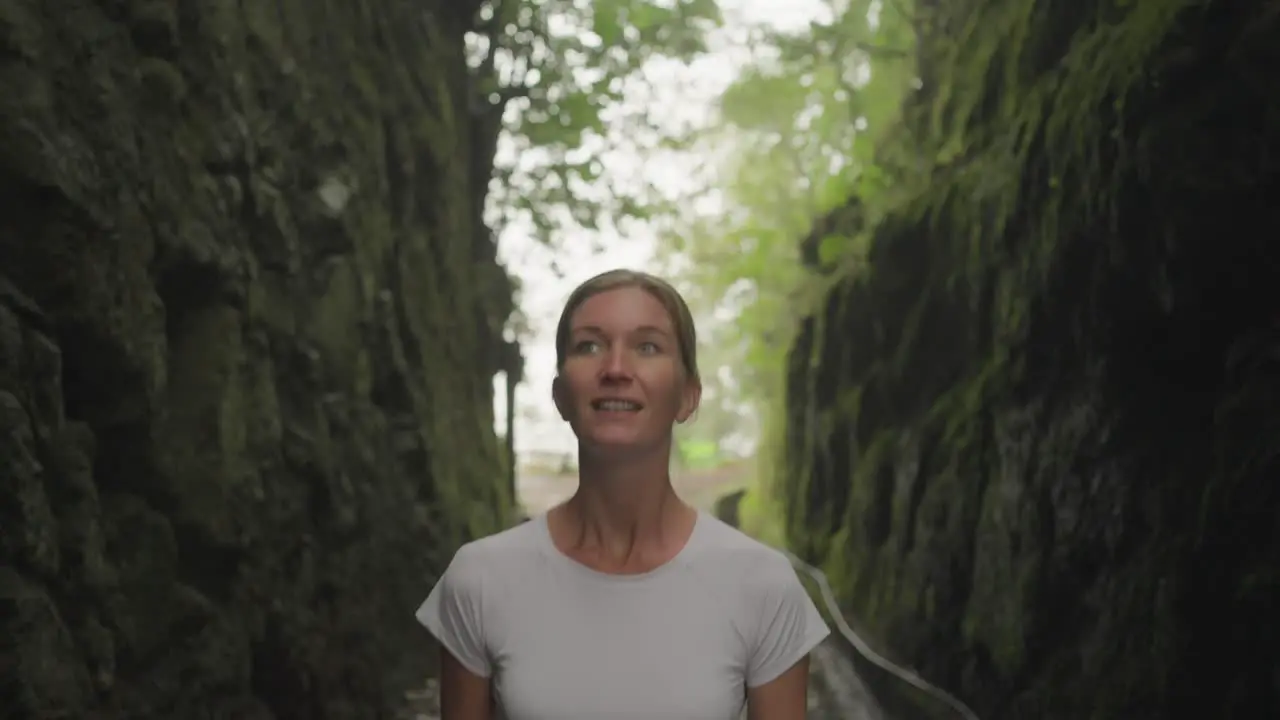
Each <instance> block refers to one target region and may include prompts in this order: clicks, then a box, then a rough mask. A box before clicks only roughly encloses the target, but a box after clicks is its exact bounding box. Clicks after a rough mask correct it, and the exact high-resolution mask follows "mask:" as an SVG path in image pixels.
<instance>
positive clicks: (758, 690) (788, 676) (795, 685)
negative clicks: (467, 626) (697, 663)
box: [446, 655, 809, 720]
mask: <svg viewBox="0 0 1280 720" xmlns="http://www.w3.org/2000/svg"><path fill="white" fill-rule="evenodd" d="M808 709H809V656H808V655H805V656H804V657H803V658H801V659H800V661H799V662H797V663H796V664H795V665H792V666H791V668H790V669H789V670H786V671H785V672H783V673H782V674H781V675H779V676H778V677H776V678H774V679H773V680H770V681H769V682H767V683H765V684H763V685H760V686H758V687H754V688H749V689H748V690H747V718H748V720H804V718H805V714H806V713H807V712H808ZM446 718H447V716H446Z"/></svg>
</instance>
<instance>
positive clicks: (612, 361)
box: [601, 347, 631, 379]
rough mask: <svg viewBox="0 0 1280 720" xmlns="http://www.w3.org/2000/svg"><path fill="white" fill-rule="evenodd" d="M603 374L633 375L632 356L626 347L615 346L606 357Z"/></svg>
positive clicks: (606, 375)
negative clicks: (628, 353)
mask: <svg viewBox="0 0 1280 720" xmlns="http://www.w3.org/2000/svg"><path fill="white" fill-rule="evenodd" d="M601 374H603V375H604V376H605V377H608V378H615V379H616V378H623V377H631V358H630V357H629V356H628V355H627V352H626V350H625V348H620V347H614V348H612V349H610V350H609V352H608V354H606V355H605V357H604V363H603V366H602V367H601Z"/></svg>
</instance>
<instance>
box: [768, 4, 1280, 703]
mask: <svg viewBox="0 0 1280 720" xmlns="http://www.w3.org/2000/svg"><path fill="white" fill-rule="evenodd" d="M917 10H918V11H919V12H920V13H921V15H920V17H921V20H922V23H923V24H922V27H921V32H922V33H923V42H922V46H921V61H922V75H923V76H924V78H925V82H924V90H923V91H922V92H921V93H920V94H919V97H917V98H916V99H915V100H914V101H913V102H914V103H915V104H914V105H910V106H908V118H914V117H915V115H914V113H915V112H916V111H917V110H918V109H923V110H924V111H925V113H926V114H927V115H928V118H927V120H928V122H919V123H913V126H912V127H910V128H909V134H910V136H911V142H913V143H915V144H914V145H913V146H912V153H913V155H912V157H915V158H931V159H936V160H935V162H934V164H932V165H930V166H929V167H928V168H927V169H926V172H925V173H924V175H923V177H918V176H912V175H911V173H910V172H908V171H903V179H902V182H901V184H900V185H899V187H902V188H903V189H904V191H905V190H909V189H911V185H910V183H911V182H913V181H919V182H920V183H921V185H920V186H919V187H918V188H917V189H918V190H919V192H920V194H919V196H918V198H917V199H915V200H913V201H911V202H909V203H907V204H906V205H905V206H904V207H903V208H901V210H900V211H898V212H896V213H894V214H892V215H891V216H890V217H889V218H888V219H887V220H886V221H884V222H883V223H881V224H880V225H878V226H877V227H876V228H874V233H875V241H874V247H873V249H872V251H871V255H870V258H869V261H868V266H867V267H865V268H862V269H861V270H860V271H859V272H858V273H856V274H851V275H849V276H846V277H841V278H837V281H836V282H835V283H834V287H833V288H832V289H831V291H830V292H829V293H828V295H827V296H826V298H825V305H824V307H822V308H820V310H819V311H818V312H816V313H814V315H813V317H811V318H810V319H809V320H808V321H806V323H805V324H804V326H803V327H802V328H801V331H800V334H799V339H798V341H797V344H796V346H795V347H794V348H793V351H792V357H791V369H790V372H789V385H790V387H789V389H788V414H789V419H788V422H787V424H786V426H787V431H788V438H787V452H788V463H789V468H788V472H787V474H786V477H787V479H788V487H787V489H786V491H785V493H784V494H785V501H786V505H787V514H786V516H787V518H788V520H789V528H788V532H789V535H790V538H791V541H792V542H794V543H795V545H796V547H797V548H798V550H800V551H801V552H802V553H803V554H804V555H806V556H807V557H808V558H810V559H812V560H813V561H815V562H818V563H821V564H822V566H823V567H824V568H825V569H826V570H827V573H828V575H829V576H830V577H831V579H832V582H833V585H835V586H836V587H837V589H838V591H839V592H840V593H841V595H842V597H843V599H844V600H845V601H846V602H847V603H848V609H849V612H850V614H851V616H852V617H854V618H855V619H856V620H857V621H858V622H859V623H860V630H865V631H866V632H867V634H868V635H869V636H870V637H871V638H873V639H874V640H875V642H876V644H877V645H878V646H879V647H881V648H883V649H884V650H885V651H886V653H887V654H888V655H889V656H890V657H893V658H895V659H896V660H898V661H900V662H902V663H903V664H905V665H908V666H913V667H916V668H918V669H919V670H920V671H921V673H922V674H923V675H924V676H925V677H927V678H929V679H930V680H932V681H934V682H936V683H938V684H940V685H942V686H943V687H945V688H947V689H949V690H953V691H955V692H956V694H957V695H959V696H960V697H961V698H963V699H965V700H966V701H968V702H969V703H971V704H972V705H973V706H974V708H975V709H976V710H977V711H978V714H979V716H980V717H982V718H983V720H1025V719H1027V718H1039V719H1041V720H1059V719H1061V720H1082V719H1086V718H1088V719H1092V718H1096V719H1098V720H1103V719H1108V720H1109V719H1111V718H1188V719H1195V720H1199V719H1201V718H1208V717H1214V718H1219V717H1221V718H1226V717H1237V718H1246V717H1248V718H1255V717H1257V718H1261V717H1274V716H1277V715H1280V683H1278V681H1277V678H1280V674H1278V673H1280V651H1278V650H1277V648H1280V635H1278V634H1277V633H1278V630H1277V627H1278V626H1277V624H1276V622H1275V614H1274V613H1275V610H1274V608H1276V607H1280V583H1278V582H1277V573H1276V568H1277V567H1280V535H1278V534H1277V529H1276V528H1277V525H1276V518H1277V517H1280V515H1278V513H1280V484H1277V483H1276V478H1277V477H1280V413H1277V408H1280V315H1278V314H1277V307H1280V306H1278V305H1277V300H1276V298H1277V295H1276V288H1277V286H1278V285H1277V278H1280V245H1277V244H1276V242H1275V238H1277V237H1280V211H1277V208H1276V205H1275V204H1274V198H1275V197H1276V196H1277V193H1278V192H1280V164H1278V163H1277V160H1276V155H1275V153H1274V152H1272V150H1271V148H1273V147H1275V146H1276V144H1277V143H1278V142H1280V133H1278V130H1280V126H1277V125H1276V124H1275V123H1274V122H1273V121H1271V120H1268V119H1267V118H1270V117H1272V115H1273V113H1272V111H1271V110H1270V109H1271V108H1274V107H1276V103H1277V102H1278V101H1280V96H1278V95H1277V93H1276V88H1277V86H1276V84H1275V83H1267V82H1263V81H1262V80H1261V78H1262V77H1267V76H1268V73H1269V71H1267V70H1265V68H1268V67H1272V65H1273V64H1274V63H1275V62H1276V61H1277V60H1278V59H1280V57H1278V56H1277V48H1278V47H1280V43H1276V42H1275V38H1276V37H1277V36H1278V35H1280V25H1278V24H1277V16H1276V15H1275V13H1274V12H1270V11H1264V10H1263V9H1262V6H1261V5H1246V4H1238V3H1225V2H1221V3H1218V2H1212V3H1183V2H1172V1H1171V2H1168V3H1129V4H1124V5H1123V6H1119V5H1115V4H1112V3H1094V2H1075V1H1074V0H1072V1H1068V0H1063V1H1061V2H1057V1H1054V2H1046V3H1036V4H1034V7H1033V6H1032V4H1027V3H1020V2H1004V1H1002V0H989V1H984V2H978V1H974V2H957V3H950V4H948V3H923V4H918V6H917ZM966 33H971V34H966ZM903 156H904V157H905V156H906V155H905V154H904V155H903ZM862 229H864V228H859V227H857V226H854V227H846V230H848V231H849V232H850V234H853V233H856V232H858V231H859V230H862ZM868 680H869V681H870V680H872V678H870V677H868ZM874 684H875V685H876V690H877V691H878V692H879V694H881V695H882V696H883V699H884V700H885V704H886V706H887V709H888V710H890V712H891V713H894V714H898V715H899V716H901V717H931V718H932V717H936V718H954V717H956V716H955V715H954V714H952V713H948V712H944V711H942V710H941V709H940V708H938V707H932V706H927V705H923V704H915V699H913V698H910V697H896V696H904V695H910V693H905V692H904V691H905V690H906V688H905V686H903V685H902V684H901V683H896V682H895V681H893V680H889V679H883V678H881V679H879V680H877V681H876V682H875V683H874Z"/></svg>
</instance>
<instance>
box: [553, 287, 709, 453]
mask: <svg viewBox="0 0 1280 720" xmlns="http://www.w3.org/2000/svg"><path fill="white" fill-rule="evenodd" d="M569 327H570V332H569V342H568V345H567V347H566V352H565V359H564V365H563V366H562V367H561V368H560V374H559V376H558V377H557V378H556V381H555V385H554V390H553V394H554V396H555V401H556V408H557V409H558V410H559V411H560V416H561V417H562V418H564V419H565V420H566V421H567V422H568V423H569V424H570V425H571V426H572V427H573V431H574V433H575V434H576V435H577V436H578V439H579V440H580V441H582V442H583V443H584V444H587V445H590V446H594V447H602V448H603V447H647V446H650V445H657V444H659V443H661V442H664V441H666V439H667V437H668V436H669V435H670V433H671V427H672V425H673V424H674V423H676V422H684V421H685V420H687V419H688V418H689V415H690V414H692V413H693V411H694V409H695V408H697V405H698V399H699V396H700V389H699V388H698V386H697V383H696V382H695V381H692V380H690V379H688V378H687V376H686V373H685V371H684V367H683V366H682V365H681V362H680V346H679V341H678V339H677V337H678V336H677V333H676V329H675V326H674V323H673V322H672V320H671V316H670V314H669V313H668V312H667V310H666V308H665V307H663V305H662V303H661V302H659V301H658V299H657V298H656V297H654V296H653V295H651V294H650V293H649V292H647V291H646V290H644V289H643V288H638V287H622V288H616V289H613V290H607V291H605V292H602V293H599V294H597V295H593V296H591V297H589V298H587V299H586V300H585V301H584V302H583V303H582V304H581V305H579V306H578V308H577V309H576V310H575V311H574V313H573V315H572V317H571V318H570V325H569Z"/></svg>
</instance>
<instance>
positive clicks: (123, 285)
mask: <svg viewBox="0 0 1280 720" xmlns="http://www.w3.org/2000/svg"><path fill="white" fill-rule="evenodd" d="M443 7H444V4H442V3H441V2H434V1H428V2H423V3H412V4H411V5H405V4H403V3H395V2H382V1H379V0H368V1H367V2H358V3H349V2H318V3H310V4H306V3H303V4H299V3H284V4H279V3H268V4H262V3H246V4H243V5H241V4H235V3H231V4H228V3H218V2H197V3H187V2H182V3H172V2H128V3H118V2H107V3H102V2H99V3H91V2H82V1H77V0H67V1H65V2H53V3H50V2H37V1H36V0H30V1H24V0H16V1H15V2H6V3H3V4H0V203H3V207H2V208H0V637H3V638H4V648H3V651H0V658H2V659H0V687H3V689H4V690H3V695H4V700H3V701H0V714H3V715H4V716H5V717H23V718H28V717H29V718H53V717H70V718H92V719H95V720H96V719H99V718H102V719H111V718H190V719H191V720H199V719H200V718H211V719H212V718H236V719H237V720H254V719H255V718H264V719H265V718H280V719H283V718H300V719H301V718H306V719H308V720H320V719H336V718H343V719H346V718H351V719H356V718H375V717H385V716H386V715H387V714H388V713H389V712H391V709H392V708H394V707H397V706H398V705H399V704H400V702H401V695H402V693H403V689H404V688H405V687H408V686H410V685H411V684H412V683H413V682H414V679H415V678H418V677H422V676H423V675H424V674H425V673H426V671H427V667H428V665H429V659H428V658H427V657H425V654H424V653H423V652H422V638H421V637H420V636H416V635H414V634H413V633H412V632H410V631H406V628H407V627H410V626H411V625H412V611H413V608H414V607H415V606H416V604H417V603H418V602H419V601H420V600H421V598H422V596H423V595H424V594H425V593H426V591H427V590H428V589H429V588H430V586H431V584H432V581H433V579H434V574H435V573H436V572H437V571H438V570H439V568H440V563H441V561H442V558H443V559H447V557H448V556H449V554H450V553H451V552H452V549H453V547H455V546H456V544H457V543H458V542H461V540H462V538H463V537H465V536H469V535H474V534H477V533H481V532H485V531H488V530H492V529H496V528H497V527H498V526H499V524H500V523H501V522H503V520H504V518H503V517H502V515H503V511H502V510H501V508H502V507H504V506H505V504H506V499H505V497H503V495H502V493H503V487H502V470H501V463H500V459H499V458H500V448H499V447H498V443H497V440H496V438H495V436H494V433H493V430H492V428H493V417H492V409H491V408H492V400H491V398H492V389H491V388H492V385H491V377H492V374H493V369H492V367H491V365H492V363H490V362H488V360H489V359H491V358H492V356H493V354H494V351H493V348H494V345H495V343H496V342H497V341H498V340H500V338H496V337H495V335H494V333H492V332H491V331H490V328H492V327H500V326H501V321H502V320H503V319H504V317H505V316H504V315H503V313H504V312H505V310H504V307H509V306H510V296H509V292H507V291H508V290H509V288H506V287H505V285H504V279H505V276H504V275H503V273H502V271H501V270H500V269H499V268H498V266H497V264H496V263H495V262H494V261H492V249H491V248H489V249H488V250H486V246H485V245H484V243H487V242H488V238H489V235H488V232H487V230H485V229H484V228H482V227H480V226H478V225H477V224H476V221H475V218H474V217H473V211H474V207H475V205H476V203H474V202H473V200H474V197H473V195H472V188H471V185H470V184H469V183H467V182H465V178H466V175H467V170H466V168H467V163H468V162H469V160H468V148H469V147H470V144H471V141H472V139H473V138H472V136H471V134H470V133H471V132H472V130H473V125H472V124H471V123H470V122H469V121H468V118H467V117H466V115H465V114H464V113H465V112H466V110H465V108H467V106H468V103H467V95H466V92H467V89H466V77H465V72H466V67H465V62H464V58H463V51H462V44H461V42H462V40H461V38H462V30H461V28H459V27H455V26H453V25H452V24H451V23H452V22H453V21H452V20H451V19H450V17H451V16H446V15H441V13H440V12H438V11H440V10H441V8H443ZM460 178H461V180H460ZM504 293H505V295H504ZM494 323H496V325H495V324H494Z"/></svg>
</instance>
